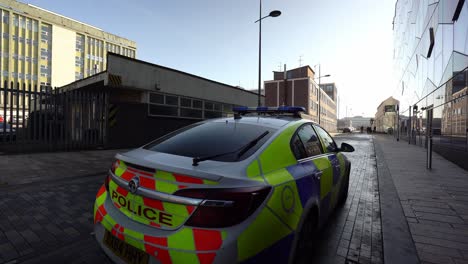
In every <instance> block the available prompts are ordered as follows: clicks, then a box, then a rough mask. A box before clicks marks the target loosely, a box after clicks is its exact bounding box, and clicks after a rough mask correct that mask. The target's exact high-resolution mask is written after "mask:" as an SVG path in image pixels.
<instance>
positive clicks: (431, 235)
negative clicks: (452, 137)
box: [375, 135, 468, 264]
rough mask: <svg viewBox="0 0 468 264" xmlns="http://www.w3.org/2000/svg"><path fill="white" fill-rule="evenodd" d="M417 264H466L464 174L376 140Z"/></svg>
mask: <svg viewBox="0 0 468 264" xmlns="http://www.w3.org/2000/svg"><path fill="white" fill-rule="evenodd" d="M375 142H376V144H378V145H379V147H380V148H381V149H382V152H383V155H384V159H385V162H386V164H387V166H388V169H389V171H390V173H391V177H392V178H393V182H394V183H395V187H396V189H397V192H398V196H399V200H400V203H401V205H402V208H403V212H404V215H405V217H406V220H407V222H408V226H409V230H410V232H411V236H412V239H413V241H414V243H415V246H416V250H417V254H418V256H419V259H420V260H421V262H422V263H447V264H459V263H468V192H467V191H466V190H467V189H468V172H467V171H465V170H463V169H461V168H460V167H458V166H456V165H455V164H453V163H451V162H449V161H447V160H445V159H444V158H442V157H441V156H439V155H438V154H436V153H434V154H433V164H432V166H433V169H432V170H426V169H425V168H426V150H425V149H424V148H422V147H417V146H413V145H408V142H404V141H400V142H396V141H395V140H394V139H393V138H392V137H387V136H380V135H379V136H376V137H375Z"/></svg>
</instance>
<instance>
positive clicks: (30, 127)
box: [0, 82, 109, 152]
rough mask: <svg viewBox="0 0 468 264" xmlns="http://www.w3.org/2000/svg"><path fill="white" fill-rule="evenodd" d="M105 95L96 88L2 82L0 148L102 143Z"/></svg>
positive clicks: (66, 147) (14, 149) (52, 148)
mask: <svg viewBox="0 0 468 264" xmlns="http://www.w3.org/2000/svg"><path fill="white" fill-rule="evenodd" d="M108 97H109V96H108V94H107V93H106V92H105V91H100V90H84V89H81V90H72V91H64V90H61V89H53V88H52V87H50V86H31V85H25V84H22V85H20V84H18V83H16V84H15V83H13V82H10V83H8V82H4V83H3V86H2V87H0V117H1V118H0V152H32V151H59V150H79V149H93V148H98V147H101V146H103V145H104V144H105V142H106V138H107V127H108V121H107V116H108V104H109V103H108V102H109V100H108ZM2 120H3V121H2Z"/></svg>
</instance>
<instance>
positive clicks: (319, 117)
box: [317, 64, 330, 125]
mask: <svg viewBox="0 0 468 264" xmlns="http://www.w3.org/2000/svg"><path fill="white" fill-rule="evenodd" d="M318 66H319V77H317V78H318V81H319V94H318V102H319V103H318V108H319V109H318V110H319V114H318V123H319V125H320V122H321V117H322V109H321V101H322V88H321V87H320V84H321V83H320V79H322V77H330V74H326V75H323V76H321V75H320V64H318Z"/></svg>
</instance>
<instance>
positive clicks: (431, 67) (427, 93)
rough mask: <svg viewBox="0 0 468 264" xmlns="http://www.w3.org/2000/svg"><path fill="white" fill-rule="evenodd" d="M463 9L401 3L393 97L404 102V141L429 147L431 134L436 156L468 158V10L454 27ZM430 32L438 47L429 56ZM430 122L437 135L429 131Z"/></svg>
mask: <svg viewBox="0 0 468 264" xmlns="http://www.w3.org/2000/svg"><path fill="white" fill-rule="evenodd" d="M458 3H459V1H458V0H440V1H402V0H399V1H397V4H396V10H395V18H394V47H395V50H394V62H395V67H394V68H395V71H396V76H397V78H398V81H399V82H398V87H397V89H395V92H394V94H393V95H392V96H393V97H394V98H397V99H398V100H399V101H400V109H401V113H400V114H401V116H400V118H401V119H404V120H402V121H401V127H402V129H401V132H402V133H404V134H405V136H404V137H402V138H406V139H408V138H411V143H413V144H417V145H421V146H427V141H426V140H427V136H428V133H429V132H432V134H433V143H434V149H435V150H436V151H439V150H440V153H442V154H443V153H456V154H451V155H458V156H460V155H464V156H465V157H467V158H468V144H467V134H468V130H467V128H468V124H467V118H468V114H467V112H468V106H467V104H468V99H467V98H466V96H467V89H468V88H467V87H468V31H467V30H466V29H467V28H468V4H467V3H466V2H465V3H464V5H463V7H462V10H461V12H460V15H459V17H458V20H457V21H452V19H453V15H454V12H455V9H456V6H457V4H458ZM431 28H433V30H434V42H433V44H434V45H433V50H432V53H431V54H430V56H428V55H429V54H428V52H429V48H430V45H431V36H430V35H431V34H430V29H431ZM410 107H412V108H411V110H409V109H410ZM427 109H433V118H432V120H427V118H426V117H427V111H428V110H427ZM410 116H411V121H409V120H408V119H409V118H408V117H410ZM428 121H430V122H432V131H427V122H428ZM447 158H449V159H450V157H448V156H447Z"/></svg>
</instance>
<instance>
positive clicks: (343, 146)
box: [339, 143, 354, 152]
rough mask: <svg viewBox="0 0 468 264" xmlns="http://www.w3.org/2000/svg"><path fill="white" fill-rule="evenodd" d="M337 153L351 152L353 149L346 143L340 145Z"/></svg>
mask: <svg viewBox="0 0 468 264" xmlns="http://www.w3.org/2000/svg"><path fill="white" fill-rule="evenodd" d="M339 151H341V152H353V151H354V147H353V146H351V145H350V144H348V143H341V147H340V149H339Z"/></svg>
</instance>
